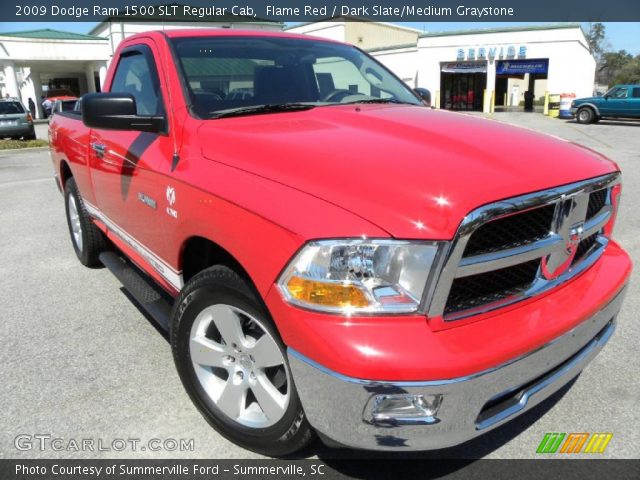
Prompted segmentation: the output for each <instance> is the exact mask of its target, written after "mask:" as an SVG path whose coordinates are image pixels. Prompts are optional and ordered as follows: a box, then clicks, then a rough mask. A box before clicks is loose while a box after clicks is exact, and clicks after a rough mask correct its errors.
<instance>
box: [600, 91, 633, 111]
mask: <svg viewBox="0 0 640 480" xmlns="http://www.w3.org/2000/svg"><path fill="white" fill-rule="evenodd" d="M628 90H629V88H628V87H616V88H614V89H612V90H611V91H610V92H607V95H606V97H605V98H604V99H603V102H602V103H601V104H600V105H599V108H600V114H601V115H603V116H605V117H606V116H608V115H610V116H614V117H617V116H625V115H628V114H629V100H628V98H627V97H628Z"/></svg>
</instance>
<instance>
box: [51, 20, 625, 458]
mask: <svg viewBox="0 0 640 480" xmlns="http://www.w3.org/2000/svg"><path fill="white" fill-rule="evenodd" d="M50 137H51V154H52V158H53V164H54V168H55V174H56V179H57V183H58V185H59V187H60V189H61V191H62V192H63V193H64V198H65V205H66V214H67V221H68V225H69V231H70V234H71V241H72V244H73V248H74V249H75V252H76V254H77V256H78V258H79V260H80V262H81V263H82V264H84V265H86V266H98V265H100V264H104V265H106V266H107V267H108V268H109V269H110V270H112V271H113V273H114V274H115V275H116V276H117V277H118V278H119V279H120V280H121V281H122V283H123V284H124V285H125V287H126V288H127V289H128V290H129V292H130V293H131V295H132V296H133V297H134V298H135V300H136V301H137V303H139V305H140V306H141V307H142V308H144V309H145V310H146V311H148V312H149V314H150V315H151V316H152V317H153V318H155V319H156V320H157V322H158V323H159V324H160V325H162V326H164V327H165V328H167V329H168V330H169V332H170V338H171V346H172V349H173V354H174V359H175V363H176V367H177V369H178V372H179V374H180V377H181V379H182V382H183V384H184V387H185V388H186V390H187V392H188V393H189V395H190V396H191V399H192V400H193V402H194V404H195V405H196V406H197V408H198V409H199V410H200V412H202V414H203V416H204V417H205V418H206V420H207V421H208V422H209V423H210V424H211V425H212V426H213V427H214V428H215V429H216V430H218V431H219V432H220V433H221V434H223V435H224V436H225V437H227V438H229V439H230V440H232V441H234V442H236V443H238V444H239V445H242V446H243V447H245V448H248V449H251V450H254V451H256V452H260V453H263V454H267V455H274V456H276V455H285V454H288V453H291V452H293V451H296V450H298V449H300V448H302V447H304V446H305V445H306V444H308V442H310V441H311V439H312V438H314V436H315V434H318V435H319V436H320V437H321V438H322V439H323V440H324V441H325V442H327V443H328V444H331V445H344V446H348V447H356V448H366V449H379V450H395V451H397V450H419V449H437V448H441V447H446V446H451V445H455V444H459V443H461V442H464V441H466V440H468V439H471V438H473V437H476V436H478V435H481V434H483V433H484V432H487V431H489V430H491V429H493V428H495V427H497V426H499V425H502V424H503V423H505V422H507V421H509V420H510V419H512V418H514V417H516V416H517V415H520V414H521V413H523V412H525V411H527V410H528V409H530V408H531V407H533V406H534V405H536V404H538V403H540V402H541V401H542V400H544V399H545V398H548V397H549V396H550V395H551V394H553V393H554V392H556V391H557V390H558V389H560V388H561V387H562V386H564V385H566V384H567V383H568V382H570V381H571V380H572V379H573V378H575V377H576V376H577V375H578V374H579V373H580V372H581V370H582V369H583V368H584V367H585V365H586V364H587V363H588V362H589V361H590V360H591V359H593V357H594V356H595V355H596V354H597V352H598V351H599V350H600V349H601V348H602V346H603V345H604V344H605V343H606V342H607V340H608V339H609V338H610V336H611V334H612V332H613V330H614V327H615V319H616V314H617V313H618V311H619V309H620V306H621V302H622V298H623V295H624V291H625V285H626V282H627V280H628V278H629V274H630V271H631V262H630V259H629V256H628V255H627V254H626V253H625V252H624V251H623V250H622V249H621V248H620V246H619V245H618V244H617V243H616V242H615V241H614V240H612V238H611V234H612V230H613V224H614V220H615V216H616V211H617V206H618V201H619V198H620V188H621V184H620V172H619V169H618V167H617V166H616V165H615V164H614V163H613V162H611V161H610V160H608V159H606V158H604V157H603V156H602V155H600V154H598V153H595V152H593V151H590V150H587V149H585V148H581V147H579V146H577V145H573V144H570V143H568V142H564V141H561V140H558V139H556V138H551V137H548V136H544V135H539V134H537V133H534V132H531V131H528V130H521V129H516V128H512V127H508V126H505V125H502V124H499V123H497V122H491V121H486V120H483V119H476V118H472V117H469V116H466V115H461V114H456V113H451V112H444V111H437V110H431V109H429V108H426V107H425V106H424V104H423V103H422V100H421V98H420V97H419V96H418V95H417V94H416V93H415V92H413V91H412V90H411V89H409V88H408V87H407V86H406V85H405V84H404V83H403V82H402V81H400V80H399V79H398V78H397V77H396V76H395V75H394V74H393V73H391V72H390V71H389V70H387V69H386V68H385V67H384V66H382V65H380V64H379V63H378V62H376V60H374V59H373V58H371V57H370V56H368V55H367V54H366V53H364V52H362V51H361V50H359V49H357V48H355V47H352V46H349V45H345V44H342V43H337V42H333V41H328V40H321V39H314V38H311V37H304V36H296V35H290V34H286V33H265V32H255V31H254V32H252V31H237V30H216V31H206V30H189V31H177V30H176V31H173V30H172V31H168V32H149V33H143V34H138V35H135V36H132V37H130V38H127V39H126V40H125V41H123V42H122V43H121V45H120V46H119V48H118V51H117V52H116V54H115V56H114V57H113V59H112V61H111V66H110V70H109V73H108V75H107V79H106V83H105V88H104V92H103V93H97V94H89V95H85V96H84V97H83V98H82V102H81V111H71V112H61V113H60V114H58V115H56V116H55V117H54V118H53V120H52V122H51V125H50ZM105 293H106V292H99V293H98V292H94V293H90V292H86V294H87V295H90V294H105ZM593 395H594V398H593V401H594V404H597V403H598V400H597V395H598V392H594V393H593Z"/></svg>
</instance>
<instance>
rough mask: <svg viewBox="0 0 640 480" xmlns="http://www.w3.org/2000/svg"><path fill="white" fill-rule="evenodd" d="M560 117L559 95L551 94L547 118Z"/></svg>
mask: <svg viewBox="0 0 640 480" xmlns="http://www.w3.org/2000/svg"><path fill="white" fill-rule="evenodd" d="M559 115H560V94H558V93H552V94H551V95H549V116H550V117H551V118H558V116H559Z"/></svg>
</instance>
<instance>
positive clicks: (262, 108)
mask: <svg viewBox="0 0 640 480" xmlns="http://www.w3.org/2000/svg"><path fill="white" fill-rule="evenodd" d="M315 107H316V105H311V104H308V103H272V104H267V105H257V106H252V107H240V108H234V109H232V110H223V111H220V112H211V117H210V118H226V117H239V116H241V115H260V114H263V113H278V112H295V111H301V110H310V109H312V108H315Z"/></svg>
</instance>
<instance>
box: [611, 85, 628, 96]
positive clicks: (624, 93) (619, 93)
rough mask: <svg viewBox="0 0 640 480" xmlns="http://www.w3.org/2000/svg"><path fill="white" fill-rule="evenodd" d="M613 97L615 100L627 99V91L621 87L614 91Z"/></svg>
mask: <svg viewBox="0 0 640 480" xmlns="http://www.w3.org/2000/svg"><path fill="white" fill-rule="evenodd" d="M611 96H612V97H613V98H627V89H626V88H623V87H620V88H618V89H617V90H614V91H613V93H612V95H611Z"/></svg>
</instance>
